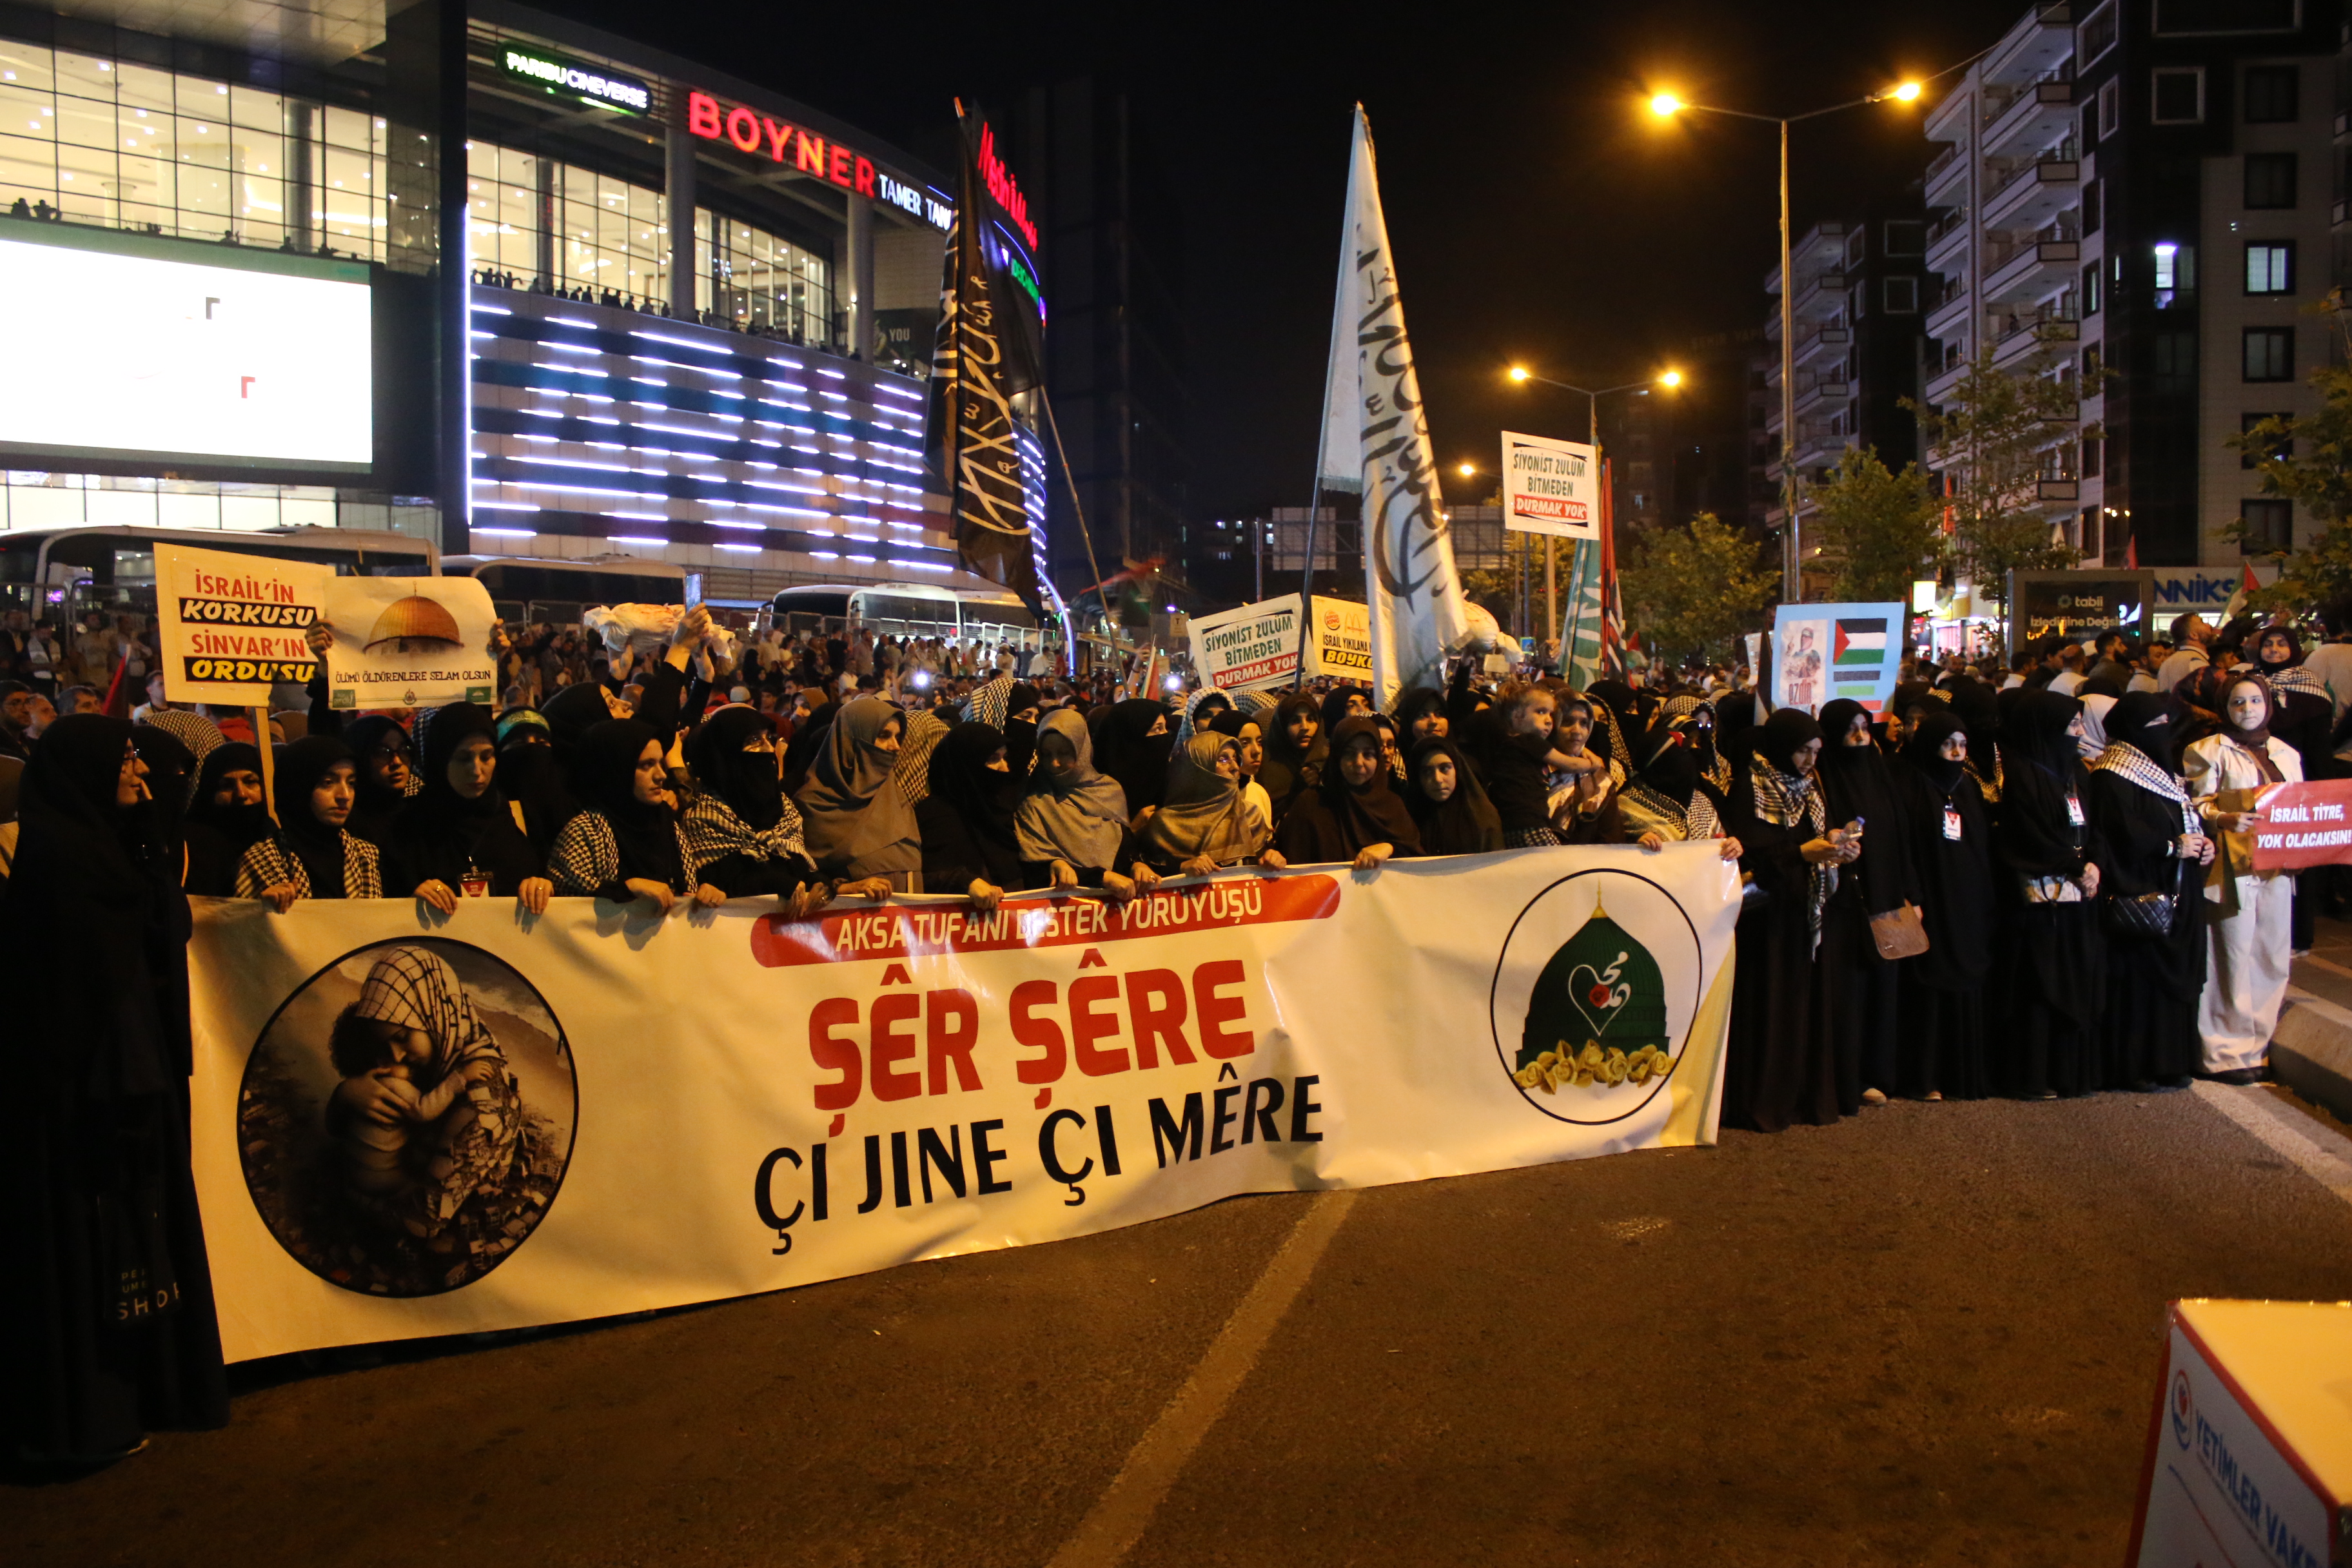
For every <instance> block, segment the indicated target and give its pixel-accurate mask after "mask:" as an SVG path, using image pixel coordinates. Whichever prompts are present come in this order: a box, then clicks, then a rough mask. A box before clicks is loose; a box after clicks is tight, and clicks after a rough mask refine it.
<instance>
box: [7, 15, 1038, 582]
mask: <svg viewBox="0 0 2352 1568" xmlns="http://www.w3.org/2000/svg"><path fill="white" fill-rule="evenodd" d="M68 10H69V11H70V14H65V13H66V12H67V11H68ZM949 112H950V110H949V109H948V106H945V105H942V106H941V116H942V119H943V120H945V119H946V118H947V116H948V114H949ZM460 147H462V149H463V153H462V156H460V155H459V154H458V153H457V149H459V148H460ZM954 195H955V187H954V184H953V183H952V182H951V181H950V179H949V177H948V176H947V175H945V174H942V173H941V172H940V171H938V170H935V169H931V168H927V167H925V166H924V165H922V164H920V163H917V162H916V161H915V160H913V159H911V158H909V157H908V156H907V155H906V154H905V153H900V152H898V150H896V149H895V148H893V147H891V146H889V145H888V144H887V143H885V142H881V141H880V140H878V139H877V138H876V137H874V136H871V135H868V134H866V132H862V131H860V130H858V129H857V128H856V126H855V125H853V124H850V123H846V122H845V121H841V120H838V119H835V117H834V116H832V115H831V114H828V113H826V112H824V111H823V110H819V109H817V108H814V107H812V106H810V105H807V104H803V103H798V102H794V101H793V100H790V99H787V98H784V97H782V96H780V95H778V94H776V93H774V92H771V91H768V90H766V89H762V88H761V87H758V86H756V85H754V84H752V83H751V82H748V81H744V80H741V79H737V78H734V77H730V76H729V75H727V74H725V73H724V72H721V71H718V70H715V69H710V68H706V67H703V66H700V65H697V64H694V63H690V62H688V61H686V60H681V59H677V58H672V57H670V56H667V55H665V54H662V53H660V52H659V51H657V50H654V49H649V48H645V47H638V46H635V45H633V44H631V43H628V42H627V41H625V40H623V39H620V38H616V37H612V36H610V35H607V34H603V33H599V32H596V31H594V30H592V29H588V28H584V27H582V26H576V25H574V24H572V23H570V22H566V21H562V20H561V19H559V18H556V17H554V16H548V15H546V14H543V13H541V12H536V11H530V10H526V9H523V8H522V7H520V6H517V5H508V4H504V3H502V0H419V3H417V4H415V5H410V6H408V7H407V8H406V9H404V10H400V11H398V12H397V13H396V14H393V15H389V16H387V15H386V13H385V11H384V10H383V6H382V5H381V4H380V0H379V3H377V4H373V5H372V4H370V3H369V0H356V3H352V0H293V3H292V4H260V3H254V4H232V5H226V6H221V5H207V6H194V5H184V4H180V3H177V0H59V5H58V10H55V11H50V10H41V9H31V8H26V7H24V6H20V5H10V4H0V320H4V321H5V323H6V325H5V334H0V341H4V342H5V343H6V345H7V348H8V358H9V362H10V370H11V374H9V375H7V376H6V377H5V379H0V466H5V470H6V473H5V479H6V483H5V490H0V527H5V528H6V529H8V530H12V531H14V530H24V529H37V528H49V527H55V526H58V525H66V524H79V523H103V524H107V525H121V524H126V523H139V524H154V525H162V526H167V527H203V528H231V529H236V528H256V527H269V526H275V525H285V524H299V523H310V524H332V525H335V526H340V527H346V528H352V527H362V528H377V529H382V528H394V529H397V530H399V531H404V532H409V533H415V534H419V535H422V536H426V537H430V538H432V539H434V540H435V541H436V542H437V543H438V544H439V545H440V548H441V549H442V551H443V552H445V553H451V554H455V553H459V552H467V551H471V552H495V553H506V554H516V555H529V556H541V557H549V556H562V557H584V556H594V555H601V554H613V553H620V554H629V555H635V556H641V557H650V558H654V559H659V560H666V561H671V562H677V563H681V564H683V565H685V566H686V567H687V568H688V570H689V571H692V572H699V573H703V574H706V592H707V593H708V594H709V596H710V597H712V598H713V599H715V600H726V599H733V600H737V601H738V602H741V601H746V600H749V599H751V598H752V597H755V596H757V597H764V596H765V595H766V594H767V593H769V592H772V590H773V589H775V588H777V587H781V586H783V585H785V584H789V583H795V582H808V581H817V580H823V581H831V582H851V583H857V582H881V581H893V580H895V581H902V582H931V583H939V584H958V583H961V582H964V581H966V579H965V577H964V574H961V571H960V569H959V568H958V567H957V566H956V556H955V552H954V547H953V546H954V542H953V539H952V536H951V535H950V532H949V531H948V530H947V528H946V526H945V516H944V511H943V502H942V501H941V500H940V499H939V497H937V496H936V495H934V494H932V493H930V491H932V490H933V489H936V488H937V487H936V484H935V482H933V481H930V480H929V479H927V477H926V472H925V463H924V452H923V445H924V443H923V426H924V384H923V382H922V380H921V379H920V376H921V374H922V371H923V368H924V362H925V361H926V360H927V359H928V357H929V346H930V336H931V326H932V322H933V321H935V320H936V316H937V310H938V302H939V292H940V264H941V259H942V256H943V247H944V240H945V236H946V231H947V228H948V226H949V224H950V220H951V218H952V216H953V210H952V209H953V200H954ZM990 205H991V206H992V208H993V207H994V206H995V203H994V202H991V203H990ZM995 227H996V228H997V229H998V232H999V233H1001V234H1002V233H1008V232H1010V228H1011V226H1010V225H1005V224H999V225H997V226H995ZM1026 259H1027V261H1028V272H1027V276H1028V277H1029V278H1032V279H1034V277H1035V276H1036V270H1035V265H1034V256H1033V257H1030V258H1026ZM1025 456H1027V457H1028V458H1029V459H1030V467H1031V470H1032V473H1033V476H1034V479H1036V481H1037V482H1040V483H1042V479H1043V473H1042V468H1041V467H1040V466H1039V464H1038V463H1037V455H1036V453H1035V452H1034V449H1033V450H1031V451H1029V452H1028V453H1026V454H1025Z"/></svg>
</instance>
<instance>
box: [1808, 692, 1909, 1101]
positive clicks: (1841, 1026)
mask: <svg viewBox="0 0 2352 1568" xmlns="http://www.w3.org/2000/svg"><path fill="white" fill-rule="evenodd" d="M1820 722H1821V726H1822V737H1823V739H1822V761H1821V775H1822V789H1823V791H1824V792H1825V793H1824V798H1823V805H1825V806H1826V807H1827V809H1828V813H1829V820H1830V822H1831V824H1832V826H1850V825H1852V824H1854V823H1857V822H1859V823H1861V824H1863V825H1864V826H1863V832H1862V833H1861V834H1860V836H1859V837H1856V838H1854V839H1853V841H1852V843H1853V847H1858V848H1859V849H1860V850H1861V853H1860V854H1858V855H1855V856H1854V857H1853V858H1851V859H1849V860H1848V861H1847V862H1846V863H1845V866H1844V868H1843V869H1842V870H1841V871H1840V872H1839V873H1838V889H1837V894H1836V896H1835V897H1833V898H1832V899H1831V900H1830V902H1829V906H1828V908H1827V909H1825V910H1823V911H1822V947H1821V954H1820V958H1821V963H1822V1001H1823V1005H1824V1007H1825V1008H1826V1012H1825V1014H1824V1016H1823V1017H1822V1027H1823V1028H1824V1029H1826V1030H1827V1031H1828V1032H1829V1036H1830V1040H1831V1044H1832V1047H1833V1048H1834V1049H1835V1051H1836V1053H1837V1064H1838V1105H1839V1107H1840V1109H1842V1110H1843V1111H1844V1112H1845V1113H1846V1114H1847V1115H1849V1116H1851V1115H1853V1113H1854V1112H1855V1111H1856V1110H1860V1109H1862V1107H1863V1105H1864V1104H1865V1103H1869V1104H1877V1103H1880V1102H1881V1101H1883V1100H1885V1098H1886V1096H1888V1095H1890V1094H1893V1093H1895V1092H1896V1090H1897V1088H1898V1086H1899V1085H1900V1084H1901V1083H1902V1082H1903V1081H1904V1080H1905V1079H1906V1078H1908V1077H1912V1076H1915V1075H1913V1074H1911V1073H1909V1072H1907V1071H1906V1068H1904V1066H1903V1064H1902V1063H1901V1062H1900V1061H1899V1060H1898V1058H1899V1057H1900V1056H1901V1055H1902V1047H1903V1038H1902V1030H1901V1028H1900V1027H1899V1026H1898V1025H1897V1023H1896V1016H1897V1013H1896V1005H1897V1004H1896V991H1897V989H1898V985H1897V973H1896V968H1895V963H1896V961H1895V960H1893V959H1887V958H1882V957H1881V956H1879V952H1878V944H1877V942H1875V941H1874V939H1873V936H1872V932H1871V926H1870V921H1871V918H1872V917H1873V916H1874V915H1882V914H1886V913H1889V912H1891V911H1895V910H1901V909H1902V908H1903V906H1904V905H1906V904H1914V905H1916V903H1917V902H1918V893H1919V889H1918V886H1917V883H1916V879H1915V878H1914V876H1913V874H1912V866H1911V842H1910V838H1909V837H1908V829H1907V827H1906V823H1905V820H1904V811H1903V806H1902V802H1901V797H1900V796H1899V795H1898V794H1897V793H1896V790H1895V775H1894V773H1893V770H1892V769H1890V768H1889V767H1888V765H1887V762H1886V758H1885V755H1884V754H1883V753H1882V752H1880V751H1879V749H1878V743H1877V742H1876V741H1875V740H1874V739H1873V738H1872V735H1871V732H1870V713H1869V710H1866V709H1864V707H1863V705H1862V704H1861V703H1859V702H1855V701H1853V700H1851V699H1847V698H1840V699H1838V700H1835V701H1832V702H1825V703H1823V704H1822V714H1821V721H1820ZM1929 940H1930V941H1931V942H1932V941H1933V940H1934V939H1933V938H1932V937H1931V938H1930V939H1929Z"/></svg>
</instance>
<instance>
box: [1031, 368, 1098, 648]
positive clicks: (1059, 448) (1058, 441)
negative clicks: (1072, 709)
mask: <svg viewBox="0 0 2352 1568" xmlns="http://www.w3.org/2000/svg"><path fill="white" fill-rule="evenodd" d="M1037 403H1038V405H1039V406H1040V407H1042V408H1044V409H1045V428H1046V429H1048V430H1050V431H1052V432H1053V433H1054V454H1055V456H1056V457H1058V458H1061V459H1062V482H1063V483H1064V484H1066V485H1067V486H1068V487H1069V489H1070V510H1071V511H1072V512H1073V513H1074V514H1076V517H1077V520H1078V538H1079V539H1080V540H1081V541H1082V542H1084V543H1085V545H1086V547H1087V571H1089V572H1091V573H1093V574H1095V597H1096V598H1097V599H1099V600H1101V601H1102V612H1103V625H1104V626H1105V627H1106V628H1108V626H1109V625H1110V590H1109V589H1108V588H1106V587H1104V586H1103V574H1102V563H1100V562H1098V561H1097V560H1096V559H1095V536H1094V534H1093V532H1092V531H1090V530H1088V529H1087V507H1086V503H1085V502H1084V501H1082V500H1079V499H1078V480H1077V476H1076V475H1075V474H1073V473H1071V472H1070V450H1069V448H1068V447H1065V446H1063V445H1062V423H1061V421H1060V420H1058V419H1056V418H1055V417H1054V400H1053V399H1052V398H1051V397H1048V396H1047V395H1045V386H1044V384H1042V383H1041V384H1039V385H1038V388H1037ZM1081 596H1083V595H1081ZM1062 629H1063V631H1065V632H1066V633H1067V634H1068V635H1069V638H1070V679H1072V680H1076V679H1077V678H1078V634H1077V628H1076V627H1075V626H1072V625H1071V624H1070V622H1069V620H1068V618H1067V615H1066V613H1065V616H1064V619H1063V622H1062Z"/></svg>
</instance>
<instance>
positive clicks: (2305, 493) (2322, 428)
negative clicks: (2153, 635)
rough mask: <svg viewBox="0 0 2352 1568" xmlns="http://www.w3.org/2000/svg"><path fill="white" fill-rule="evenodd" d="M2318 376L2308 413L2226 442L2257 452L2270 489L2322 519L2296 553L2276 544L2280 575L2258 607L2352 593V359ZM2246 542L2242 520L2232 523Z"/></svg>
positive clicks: (2273, 419) (2302, 604)
mask: <svg viewBox="0 0 2352 1568" xmlns="http://www.w3.org/2000/svg"><path fill="white" fill-rule="evenodd" d="M2311 384H2312V385H2314V386H2315V387H2317V388H2318V389H2319V393H2320V396H2321V398H2322V399H2323V401H2322V403H2321V405H2320V409H2319V412H2318V413H2316V414H2314V415H2310V416H2307V417H2304V418H2297V417H2295V416H2293V415H2275V414H2274V415H2273V416H2270V417H2269V418H2267V419H2264V420H2262V421H2260V422H2258V423H2257V424H2255V425H2254V426H2252V427H2251V428H2249V429H2247V430H2246V431H2244V432H2243V433H2242V434H2241V435H2236V436H2227V437H2222V445H2224V446H2226V447H2232V448H2234V449H2236V450H2237V451H2239V452H2241V453H2242V454H2244V455H2245V456H2247V457H2250V458H2253V459H2254V468H2255V469H2256V470H2257V471H2258V472H2259V473H2260V474H2261V475H2262V479H2263V494H2264V495H2266V496H2275V497H2278V498H2280V499H2281V500H2291V501H2293V502H2294V503H2295V504H2296V505H2298V506H2300V507H2302V508H2303V510H2305V511H2307V512H2309V513H2310V514H2311V515H2312V516H2313V517H2314V518H2315V519H2317V520H2318V521H2319V523H2320V525H2321V527H2320V531H2319V537H2318V538H2316V539H2315V540H2313V541H2312V542H2310V543H2309V544H2307V545H2305V547H2304V548H2303V549H2302V550H2300V551H2297V552H2293V553H2287V552H2275V551H2274V552H2269V553H2270V556H2271V559H2273V560H2274V561H2277V562H2279V563H2280V566H2279V578H2278V581H2277V582H2276V583H2274V584H2272V585H2271V586H2269V587H2267V588H2263V589H2260V590H2257V591H2256V592H2255V593H2254V594H2252V595H2249V597H2250V599H2251V600H2252V604H2253V605H2254V607H2256V608H2257V609H2263V610H2270V609H2289V608H2293V609H2308V608H2312V607H2314V606H2316V605H2327V604H2332V603H2334V602H2336V601H2337V600H2340V599H2345V598H2347V597H2352V365H2346V364H2332V365H2328V366H2326V367H2325V368H2324V369H2321V370H2319V371H2318V372H2316V373H2315V374H2313V376H2312V378H2311ZM2227 532H2228V533H2229V534H2230V535H2231V537H2233V538H2235V539H2237V540H2239V541H2240V542H2244V539H2245V527H2244V525H2243V524H2242V523H2240V524H2236V525H2233V526H2232V527H2231V528H2230V529H2228V530H2227Z"/></svg>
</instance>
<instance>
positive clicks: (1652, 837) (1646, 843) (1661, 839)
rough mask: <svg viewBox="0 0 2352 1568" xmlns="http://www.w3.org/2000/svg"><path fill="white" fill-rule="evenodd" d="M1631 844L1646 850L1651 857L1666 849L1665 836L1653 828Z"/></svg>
mask: <svg viewBox="0 0 2352 1568" xmlns="http://www.w3.org/2000/svg"><path fill="white" fill-rule="evenodd" d="M1633 842H1634V843H1636V844H1638V845H1640V846H1641V847H1643V848H1644V849H1647V850H1648V851H1649V852H1650V853H1651V854H1653V855H1654V854H1656V853H1657V852H1658V851H1659V850H1661V849H1664V847H1666V840H1665V836H1664V834H1662V833H1660V832H1659V831H1658V830H1657V829H1656V828H1654V827H1653V828H1652V829H1650V831H1648V832H1647V833H1644V834H1643V835H1642V837H1639V838H1636V839H1635V840H1633Z"/></svg>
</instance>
